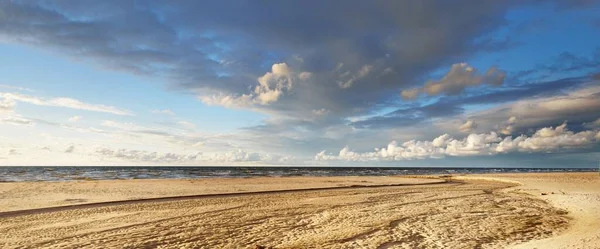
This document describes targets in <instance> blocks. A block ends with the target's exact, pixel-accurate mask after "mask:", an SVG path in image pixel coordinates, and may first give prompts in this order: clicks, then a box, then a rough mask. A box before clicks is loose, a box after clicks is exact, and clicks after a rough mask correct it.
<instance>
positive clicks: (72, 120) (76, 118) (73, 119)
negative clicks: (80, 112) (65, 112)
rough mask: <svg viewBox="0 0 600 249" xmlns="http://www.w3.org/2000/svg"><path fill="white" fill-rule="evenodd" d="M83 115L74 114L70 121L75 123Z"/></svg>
mask: <svg viewBox="0 0 600 249" xmlns="http://www.w3.org/2000/svg"><path fill="white" fill-rule="evenodd" d="M82 118H83V117H82V116H73V117H70V118H69V122H72V123H75V122H79V121H80V120H81V119H82Z"/></svg>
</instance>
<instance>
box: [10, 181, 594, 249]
mask: <svg viewBox="0 0 600 249" xmlns="http://www.w3.org/2000/svg"><path fill="white" fill-rule="evenodd" d="M598 207H600V176H599V175H598V174H597V173H543V174H541V173H540V174H529V173H527V174H494V175H491V174H485V175H466V176H454V177H452V179H450V180H447V178H438V179H436V178H435V177H434V178H432V177H417V178H415V177H412V178H406V177H284V178H269V177H265V178H241V179H196V180H106V181H74V182H21V183H0V247H2V248H82V247H85V248H115V247H118V248H257V247H261V246H263V247H264V248H506V247H513V248H599V247H600V237H599V236H600V235H599V233H598V232H597V231H599V230H600V210H599V209H598Z"/></svg>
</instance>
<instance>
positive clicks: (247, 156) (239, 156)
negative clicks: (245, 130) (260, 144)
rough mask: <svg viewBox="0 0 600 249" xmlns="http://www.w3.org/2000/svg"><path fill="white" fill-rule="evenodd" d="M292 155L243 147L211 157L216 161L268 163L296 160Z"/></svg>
mask: <svg viewBox="0 0 600 249" xmlns="http://www.w3.org/2000/svg"><path fill="white" fill-rule="evenodd" d="M294 159H295V158H294V157H292V156H280V155H275V154H269V153H257V152H248V151H246V150H243V149H237V150H232V151H228V152H225V153H216V154H214V155H212V157H211V158H210V160H211V161H214V162H225V163H227V162H257V163H258V162H260V163H266V164H273V163H274V164H281V163H286V162H290V161H292V160H294Z"/></svg>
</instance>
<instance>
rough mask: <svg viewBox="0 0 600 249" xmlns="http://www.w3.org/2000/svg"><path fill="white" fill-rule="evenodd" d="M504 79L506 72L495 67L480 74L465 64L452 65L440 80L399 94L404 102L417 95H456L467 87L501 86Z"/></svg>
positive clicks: (431, 81)
mask: <svg viewBox="0 0 600 249" xmlns="http://www.w3.org/2000/svg"><path fill="white" fill-rule="evenodd" d="M505 78H506V72H504V71H503V70H500V69H498V68H496V67H491V68H489V69H488V70H487V71H486V72H485V73H483V74H481V73H479V72H478V71H477V69H475V68H473V67H471V66H469V65H468V64H467V63H457V64H454V65H452V67H451V68H450V71H449V72H448V73H447V74H446V75H445V76H444V77H443V78H442V79H440V80H437V81H436V80H430V81H428V82H427V83H425V86H424V87H423V88H413V89H408V90H404V91H402V92H401V93H400V94H401V96H402V97H403V98H404V99H406V100H412V99H415V98H416V97H417V96H418V93H421V92H422V93H427V94H428V95H429V96H434V95H439V94H447V95H456V94H459V93H461V92H463V91H464V90H465V89H466V88H467V87H474V86H479V85H481V84H489V85H492V86H498V85H502V83H504V79H505Z"/></svg>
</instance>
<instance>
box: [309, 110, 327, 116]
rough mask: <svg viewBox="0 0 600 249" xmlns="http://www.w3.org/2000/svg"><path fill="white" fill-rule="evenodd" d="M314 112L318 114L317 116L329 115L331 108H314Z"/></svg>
mask: <svg viewBox="0 0 600 249" xmlns="http://www.w3.org/2000/svg"><path fill="white" fill-rule="evenodd" d="M312 112H313V114H315V115H317V116H323V115H327V113H329V110H327V109H325V108H321V109H318V110H312Z"/></svg>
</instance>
